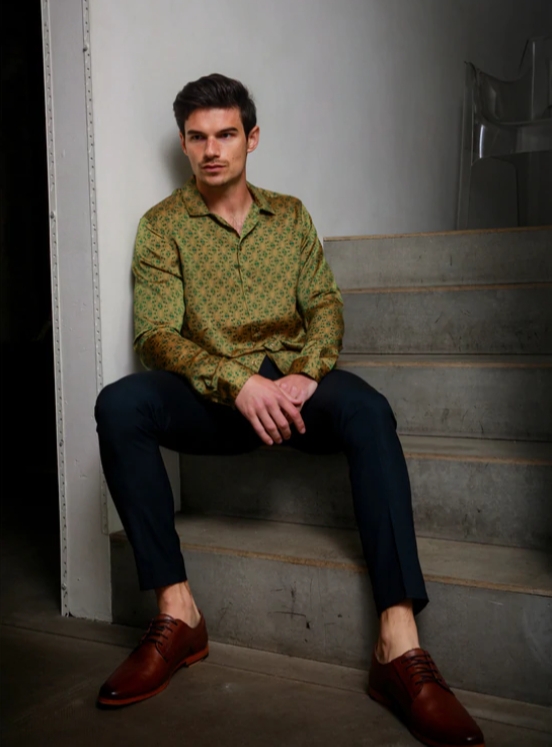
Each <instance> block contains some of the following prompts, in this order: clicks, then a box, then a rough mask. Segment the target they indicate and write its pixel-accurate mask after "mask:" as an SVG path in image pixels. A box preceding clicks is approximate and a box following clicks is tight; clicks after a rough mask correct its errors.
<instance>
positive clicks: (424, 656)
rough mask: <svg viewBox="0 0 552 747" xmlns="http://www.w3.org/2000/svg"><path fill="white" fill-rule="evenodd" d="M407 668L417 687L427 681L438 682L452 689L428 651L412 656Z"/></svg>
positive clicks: (447, 688)
mask: <svg viewBox="0 0 552 747" xmlns="http://www.w3.org/2000/svg"><path fill="white" fill-rule="evenodd" d="M406 670H407V671H408V673H409V675H410V678H411V680H412V682H413V684H414V686H415V687H416V688H418V687H419V686H421V685H423V684H424V683H425V682H436V683H437V684H439V685H441V687H444V688H445V689H446V690H449V689H450V688H449V686H448V685H447V683H446V682H445V680H444V679H443V677H442V675H441V673H440V672H439V670H438V669H437V665H436V664H435V662H434V661H433V659H432V658H431V656H430V655H429V654H428V653H427V652H426V651H423V652H422V653H419V654H415V655H414V656H412V657H410V659H409V661H408V664H406Z"/></svg>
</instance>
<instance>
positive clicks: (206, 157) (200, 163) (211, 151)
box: [180, 109, 259, 188]
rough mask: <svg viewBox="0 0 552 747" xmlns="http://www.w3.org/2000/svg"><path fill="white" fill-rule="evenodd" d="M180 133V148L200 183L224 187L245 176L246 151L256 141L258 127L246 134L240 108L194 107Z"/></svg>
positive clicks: (251, 149) (255, 143)
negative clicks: (183, 129) (194, 109)
mask: <svg viewBox="0 0 552 747" xmlns="http://www.w3.org/2000/svg"><path fill="white" fill-rule="evenodd" d="M184 127H185V135H183V134H182V133H180V141H181V143H182V150H183V151H184V153H185V154H186V155H187V156H188V158H189V159H190V166H191V167H192V171H193V173H194V175H195V177H196V180H197V183H198V185H199V186H201V185H205V186H206V187H208V188H213V187H215V188H216V187H225V186H227V185H230V184H234V183H237V182H239V181H240V180H242V179H245V162H246V159H247V154H248V153H251V151H253V150H255V148H256V147H257V144H258V142H259V128H258V127H254V128H253V129H252V130H251V132H250V133H249V137H247V138H246V136H245V131H244V129H243V124H242V121H241V116H240V110H239V109H196V111H195V112H192V114H190V116H189V117H188V119H187V120H186V122H185V125H184Z"/></svg>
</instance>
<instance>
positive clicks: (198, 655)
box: [96, 646, 209, 706]
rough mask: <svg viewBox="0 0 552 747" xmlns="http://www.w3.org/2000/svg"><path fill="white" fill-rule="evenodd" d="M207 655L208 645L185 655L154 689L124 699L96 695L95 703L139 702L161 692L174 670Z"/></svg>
mask: <svg viewBox="0 0 552 747" xmlns="http://www.w3.org/2000/svg"><path fill="white" fill-rule="evenodd" d="M208 656H209V646H206V647H205V648H204V649H202V650H201V651H198V652H197V653H195V654H192V655H191V656H187V657H186V658H185V659H183V660H182V661H181V662H180V664H178V666H177V667H176V668H175V670H174V672H173V673H172V674H171V676H170V677H168V678H167V679H166V680H165V682H163V684H162V685H160V686H159V687H157V688H156V689H155V690H150V691H149V692H147V693H143V694H142V695H135V696H134V697H133V698H124V699H117V700H113V699H111V698H101V697H98V700H97V701H96V703H97V705H101V706H126V705H131V704H132V703H139V702H140V701H141V700H147V699H148V698H153V696H154V695H158V694H159V693H160V692H163V690H165V688H167V687H168V686H169V683H170V681H171V679H172V678H173V677H174V675H175V674H176V672H178V670H179V669H182V668H183V667H191V666H192V665H193V664H197V663H198V662H199V661H203V660H204V659H206V658H207V657H208Z"/></svg>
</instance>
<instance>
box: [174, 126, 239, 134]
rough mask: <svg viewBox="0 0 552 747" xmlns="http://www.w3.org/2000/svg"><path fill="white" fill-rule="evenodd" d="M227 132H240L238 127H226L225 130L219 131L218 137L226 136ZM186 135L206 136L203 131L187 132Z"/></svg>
mask: <svg viewBox="0 0 552 747" xmlns="http://www.w3.org/2000/svg"><path fill="white" fill-rule="evenodd" d="M226 132H238V128H237V127H225V128H224V130H219V131H218V132H216V133H215V134H216V135H224V134H225V133H226ZM186 135H205V133H204V132H201V130H186Z"/></svg>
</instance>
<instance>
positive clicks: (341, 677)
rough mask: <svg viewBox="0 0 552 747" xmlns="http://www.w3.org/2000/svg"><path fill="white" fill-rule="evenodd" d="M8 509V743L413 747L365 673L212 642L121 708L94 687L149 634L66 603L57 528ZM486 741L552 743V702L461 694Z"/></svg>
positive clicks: (4, 687)
mask: <svg viewBox="0 0 552 747" xmlns="http://www.w3.org/2000/svg"><path fill="white" fill-rule="evenodd" d="M45 527H46V528H47V529H48V523H47V522H46V523H45V521H44V520H40V517H39V520H37V522H36V525H32V526H29V525H28V524H26V525H25V526H23V525H22V524H21V523H20V522H17V521H14V520H12V518H11V517H8V519H7V520H5V521H3V526H2V529H3V532H2V534H3V537H2V567H1V570H2V577H1V584H2V587H1V588H2V618H1V623H2V625H1V630H0V634H1V637H0V643H1V647H2V668H1V672H2V677H1V691H0V695H1V706H0V717H1V725H2V726H1V736H2V745H3V746H4V747H34V745H36V746H37V747H49V746H50V745H51V746H52V747H65V746H66V745H67V747H69V745H71V747H73V745H79V747H80V746H82V747H87V746H88V745H90V747H96V745H98V744H99V743H100V744H101V745H102V747H111V745H113V747H115V746H116V747H121V746H123V747H124V746H125V745H133V747H140V746H141V745H152V744H155V743H162V744H163V745H164V747H172V745H179V746H180V745H182V744H183V743H192V742H193V744H194V745H197V747H214V746H215V745H224V747H238V746H239V747H260V746H261V745H262V747H284V746H285V747H310V745H317V747H330V745H331V747H342V746H343V747H369V746H372V745H374V746H378V747H383V746H388V747H391V746H393V747H407V746H408V745H417V744H418V742H416V740H414V739H413V738H412V737H411V736H410V734H409V733H408V732H407V730H406V729H405V728H404V727H403V726H402V725H401V724H400V723H399V722H398V721H397V720H396V719H395V718H394V716H392V715H391V714H390V713H388V712H387V711H386V710H384V709H383V708H381V707H379V706H378V705H376V704H375V703H373V702H372V701H371V700H370V699H369V698H368V697H367V695H366V674H365V673H364V672H360V671H358V670H351V669H346V668H343V667H336V666H331V665H326V664H320V663H317V662H309V661H304V660H298V659H290V658H289V657H285V656H279V655H275V654H268V653H265V652H258V651H252V650H248V649H242V648H237V647H232V646H224V645H221V644H214V645H213V646H212V651H211V655H210V657H209V659H208V660H207V661H206V662H202V663H200V664H198V665H196V666H194V667H192V668H191V669H189V670H182V671H181V672H179V673H178V674H177V675H176V676H175V678H174V680H173V682H172V683H171V685H170V687H169V688H168V689H167V690H166V691H164V692H163V693H161V694H160V695H158V696H156V697H155V698H152V699H151V700H148V701H144V702H143V703H140V704H138V705H134V706H130V707H128V708H123V709H119V710H113V711H105V710H99V709H97V708H96V706H95V697H96V693H97V690H98V687H99V685H100V684H101V682H102V681H103V680H104V678H105V677H106V676H107V675H108V674H109V673H110V672H111V671H112V670H113V669H114V668H115V667H116V666H117V665H118V664H119V662H120V661H121V659H122V658H123V657H124V656H125V655H126V651H128V650H129V649H130V648H131V647H132V645H133V644H134V643H135V641H136V639H137V637H138V635H139V633H138V631H136V630H133V629H131V628H125V627H122V626H114V625H106V624H102V623H90V622H87V621H82V620H75V619H64V618H61V617H60V616H59V613H58V593H57V586H58V582H57V560H56V553H57V549H56V543H57V539H56V534H55V527H54V526H53V525H51V526H50V528H49V530H47V531H44V530H45ZM459 695H460V697H461V699H462V700H463V701H464V702H465V703H466V705H467V706H468V707H469V708H470V710H471V712H472V713H473V714H474V716H476V718H477V719H478V721H479V723H480V725H481V727H482V729H483V731H484V733H485V736H486V744H487V747H510V746H511V747H514V745H515V747H520V746H522V745H523V747H533V746H534V747H537V746H540V745H542V746H543V747H544V745H550V743H551V735H552V712H551V710H550V709H544V708H541V707H537V706H527V705H525V704H519V703H516V702H513V701H502V700H499V699H496V698H489V697H488V696H479V695H475V694H472V693H460V694H459Z"/></svg>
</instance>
